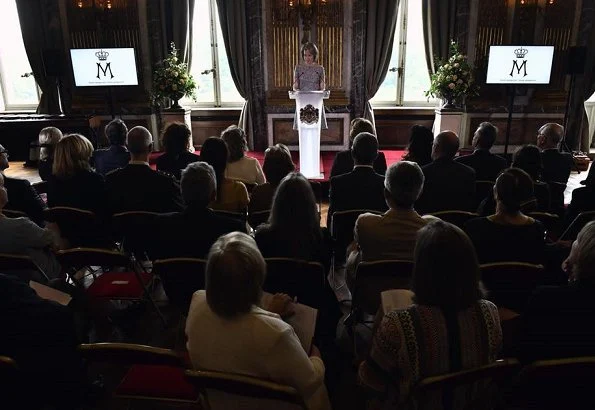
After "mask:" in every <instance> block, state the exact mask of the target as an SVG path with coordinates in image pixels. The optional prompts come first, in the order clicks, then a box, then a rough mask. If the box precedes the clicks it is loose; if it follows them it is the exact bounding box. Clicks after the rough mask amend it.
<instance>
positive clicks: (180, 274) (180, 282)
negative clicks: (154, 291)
mask: <svg viewBox="0 0 595 410" xmlns="http://www.w3.org/2000/svg"><path fill="white" fill-rule="evenodd" d="M206 265H207V261H206V260H205V259H197V258H171V259H158V260H156V261H154V262H153V273H154V274H155V275H157V276H159V277H160V278H161V282H162V283H163V289H164V291H165V294H166V295H167V297H168V299H169V301H170V303H171V304H172V305H175V306H177V307H178V308H179V309H180V310H181V311H182V313H183V314H184V315H186V314H187V313H188V309H189V308H190V302H191V301H192V295H193V294H194V292H196V291H197V290H199V289H204V288H205V268H206Z"/></svg>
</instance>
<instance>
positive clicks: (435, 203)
mask: <svg viewBox="0 0 595 410" xmlns="http://www.w3.org/2000/svg"><path fill="white" fill-rule="evenodd" d="M422 170H423V172H424V176H425V178H426V180H425V182H424V188H423V191H422V194H421V196H420V198H419V199H418V200H417V202H416V203H415V209H416V210H417V211H418V212H420V213H430V212H437V211H446V210H453V209H457V210H464V211H475V209H474V207H475V171H474V170H473V168H470V167H468V166H467V165H463V164H459V163H458V162H455V161H453V160H452V159H448V158H441V159H437V160H436V161H434V162H432V163H430V164H428V165H425V166H424V167H423V168H422Z"/></svg>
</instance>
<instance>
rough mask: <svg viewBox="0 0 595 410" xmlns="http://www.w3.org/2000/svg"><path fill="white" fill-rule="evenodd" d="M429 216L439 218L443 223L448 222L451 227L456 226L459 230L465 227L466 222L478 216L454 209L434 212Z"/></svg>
mask: <svg viewBox="0 0 595 410" xmlns="http://www.w3.org/2000/svg"><path fill="white" fill-rule="evenodd" d="M430 215H433V216H435V217H437V218H440V219H442V220H443V221H445V222H449V223H451V224H453V225H456V226H458V227H459V228H461V229H462V228H463V227H464V226H465V223H466V222H467V221H468V220H470V219H473V218H477V217H479V214H477V213H475V212H468V211H460V210H456V209H452V210H448V211H439V212H434V213H431V214H430Z"/></svg>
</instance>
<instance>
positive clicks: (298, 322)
mask: <svg viewBox="0 0 595 410" xmlns="http://www.w3.org/2000/svg"><path fill="white" fill-rule="evenodd" d="M272 297H273V295H272V294H270V293H268V292H263V293H262V299H261V303H260V304H261V306H267V304H268V301H269V300H270V299H271V298H272ZM294 310H295V313H294V314H293V315H291V316H290V317H288V318H286V319H284V320H285V322H287V323H288V324H289V325H291V327H293V330H294V331H295V334H296V335H297V337H298V339H300V343H301V344H302V347H303V348H304V351H306V353H310V348H311V346H312V339H313V338H314V330H315V329H316V317H317V316H318V310H317V309H314V308H313V307H310V306H307V305H303V304H301V303H294Z"/></svg>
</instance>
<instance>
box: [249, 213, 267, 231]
mask: <svg viewBox="0 0 595 410" xmlns="http://www.w3.org/2000/svg"><path fill="white" fill-rule="evenodd" d="M270 214H271V210H270V209H266V210H264V211H256V212H250V213H248V223H249V224H250V226H251V227H252V228H254V229H256V228H257V227H258V225H260V224H263V223H266V222H267V221H268V220H269V215H270Z"/></svg>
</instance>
